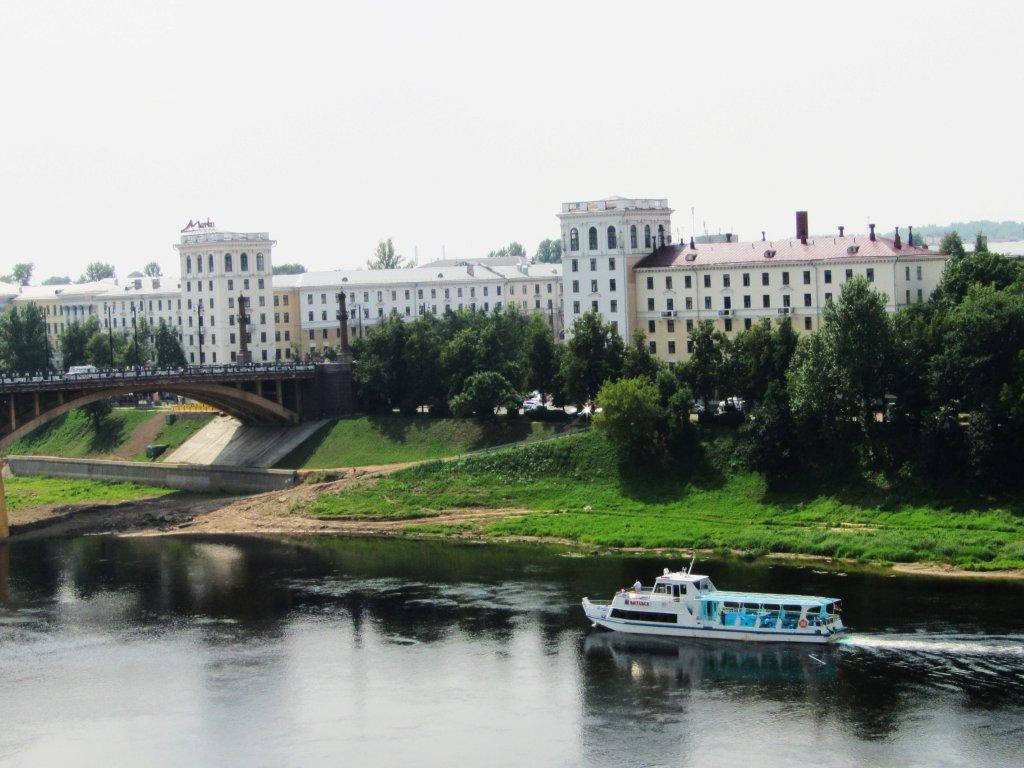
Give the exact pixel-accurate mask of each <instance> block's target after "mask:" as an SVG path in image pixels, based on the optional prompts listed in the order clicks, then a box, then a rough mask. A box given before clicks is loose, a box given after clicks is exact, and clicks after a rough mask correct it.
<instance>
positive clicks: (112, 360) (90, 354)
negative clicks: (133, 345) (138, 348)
mask: <svg viewBox="0 0 1024 768" xmlns="http://www.w3.org/2000/svg"><path fill="white" fill-rule="evenodd" d="M111 347H113V357H111ZM125 347H126V343H125V336H124V334H123V333H110V332H109V331H108V330H103V331H101V332H100V333H94V334H93V335H92V336H90V337H89V341H88V342H86V345H85V354H86V358H87V359H88V361H89V363H90V365H95V366H96V367H97V368H115V367H119V366H121V365H122V364H123V361H124V359H125Z"/></svg>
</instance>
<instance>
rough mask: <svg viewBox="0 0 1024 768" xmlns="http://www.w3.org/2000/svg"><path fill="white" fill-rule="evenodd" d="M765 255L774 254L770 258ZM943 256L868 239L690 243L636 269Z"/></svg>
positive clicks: (649, 259) (655, 256) (661, 252)
mask: <svg viewBox="0 0 1024 768" xmlns="http://www.w3.org/2000/svg"><path fill="white" fill-rule="evenodd" d="M853 249H856V250H854V252H853V253H851V252H850V251H851V250H853ZM766 251H774V252H775V253H774V255H773V256H772V257H770V258H768V257H766V256H765V252H766ZM941 255H942V254H940V253H938V252H937V251H929V250H928V249H927V248H918V247H916V246H909V245H904V246H903V247H902V248H901V249H899V250H897V249H896V247H895V245H894V242H893V240H891V239H888V238H883V237H878V238H876V239H875V240H871V239H869V238H868V237H867V236H866V235H856V236H853V237H816V238H808V240H807V245H803V244H802V243H801V242H800V241H799V240H768V241H761V240H758V241H756V242H753V243H697V244H696V247H695V248H692V249H691V248H690V246H689V244H688V243H685V244H683V243H677V244H674V245H664V246H661V247H660V248H657V249H656V250H655V251H654V252H653V253H650V254H648V255H647V256H645V257H644V258H642V259H640V261H638V262H637V264H636V266H635V267H634V269H658V268H665V267H692V268H698V267H704V266H718V265H722V264H771V263H777V262H780V261H781V262H787V263H791V262H800V261H855V260H857V259H891V258H893V257H902V258H906V257H908V256H936V257H941Z"/></svg>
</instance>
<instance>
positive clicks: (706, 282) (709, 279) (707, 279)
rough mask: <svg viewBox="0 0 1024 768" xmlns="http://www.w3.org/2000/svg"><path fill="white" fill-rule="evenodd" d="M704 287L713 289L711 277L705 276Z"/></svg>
mask: <svg viewBox="0 0 1024 768" xmlns="http://www.w3.org/2000/svg"><path fill="white" fill-rule="evenodd" d="M704 287H705V288H710V287H711V275H704Z"/></svg>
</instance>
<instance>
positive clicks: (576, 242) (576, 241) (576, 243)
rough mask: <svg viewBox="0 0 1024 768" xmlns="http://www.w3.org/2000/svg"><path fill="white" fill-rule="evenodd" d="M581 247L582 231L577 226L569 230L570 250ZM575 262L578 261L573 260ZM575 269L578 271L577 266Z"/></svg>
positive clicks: (576, 249)
mask: <svg viewBox="0 0 1024 768" xmlns="http://www.w3.org/2000/svg"><path fill="white" fill-rule="evenodd" d="M579 249H580V233H579V230H578V229H576V227H573V228H572V229H570V230H569V250H570V251H578V250H579ZM575 263H576V262H575V261H573V264H575ZM573 271H576V268H575V266H574V267H573Z"/></svg>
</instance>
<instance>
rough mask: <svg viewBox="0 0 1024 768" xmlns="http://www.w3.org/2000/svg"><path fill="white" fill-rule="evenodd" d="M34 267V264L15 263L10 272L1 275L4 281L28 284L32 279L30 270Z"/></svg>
mask: <svg viewBox="0 0 1024 768" xmlns="http://www.w3.org/2000/svg"><path fill="white" fill-rule="evenodd" d="M34 268H35V265H34V264H27V263H24V262H23V263H21V264H15V265H14V267H13V268H12V269H11V274H9V275H5V276H4V277H3V282H5V283H15V284H17V285H28V284H29V283H30V282H31V281H32V270H33V269H34Z"/></svg>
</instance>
